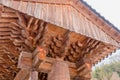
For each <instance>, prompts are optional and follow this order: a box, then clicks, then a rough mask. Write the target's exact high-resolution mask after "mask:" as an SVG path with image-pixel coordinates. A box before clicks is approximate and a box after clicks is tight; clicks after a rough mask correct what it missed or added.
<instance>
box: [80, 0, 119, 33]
mask: <svg viewBox="0 0 120 80" xmlns="http://www.w3.org/2000/svg"><path fill="white" fill-rule="evenodd" d="M78 1H81V2H82V3H83V4H84V5H85V6H86V7H88V8H89V9H90V10H91V11H92V12H94V13H95V14H96V15H97V16H98V17H100V18H101V19H102V20H103V21H105V22H106V23H107V24H109V25H110V26H111V27H112V28H114V29H115V30H116V31H118V32H119V33H120V30H119V29H118V28H117V27H116V26H115V25H114V24H112V23H111V22H110V21H109V20H107V19H106V18H105V17H104V16H102V15H101V14H100V13H99V12H98V11H96V10H95V9H93V8H92V6H91V5H89V4H88V3H87V2H86V1H84V0H78Z"/></svg>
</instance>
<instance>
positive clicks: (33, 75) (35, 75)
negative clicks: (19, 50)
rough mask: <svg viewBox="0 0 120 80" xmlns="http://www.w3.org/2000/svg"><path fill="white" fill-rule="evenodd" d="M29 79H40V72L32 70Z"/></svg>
mask: <svg viewBox="0 0 120 80" xmlns="http://www.w3.org/2000/svg"><path fill="white" fill-rule="evenodd" d="M29 80H38V72H37V71H31V73H30V78H29Z"/></svg>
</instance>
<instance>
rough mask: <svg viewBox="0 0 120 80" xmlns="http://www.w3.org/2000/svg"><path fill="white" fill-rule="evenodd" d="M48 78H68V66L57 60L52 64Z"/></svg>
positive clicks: (59, 79) (49, 79) (62, 79)
mask: <svg viewBox="0 0 120 80" xmlns="http://www.w3.org/2000/svg"><path fill="white" fill-rule="evenodd" d="M48 80H70V76H69V68H68V65H67V63H65V62H64V61H57V62H55V63H54V64H53V67H52V70H51V72H50V73H49V74H48Z"/></svg>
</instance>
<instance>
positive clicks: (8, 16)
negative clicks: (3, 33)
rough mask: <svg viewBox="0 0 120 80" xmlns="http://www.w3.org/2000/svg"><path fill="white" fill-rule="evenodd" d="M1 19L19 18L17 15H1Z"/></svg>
mask: <svg viewBox="0 0 120 80" xmlns="http://www.w3.org/2000/svg"><path fill="white" fill-rule="evenodd" d="M1 17H4V18H17V15H16V14H15V13H1Z"/></svg>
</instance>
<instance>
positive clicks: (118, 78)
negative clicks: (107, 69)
mask: <svg viewBox="0 0 120 80" xmlns="http://www.w3.org/2000/svg"><path fill="white" fill-rule="evenodd" d="M92 80H99V79H96V78H94V79H92ZM102 80H108V79H107V78H105V77H104V79H102ZM110 80H120V76H119V75H118V73H117V72H113V74H112V76H111V78H110Z"/></svg>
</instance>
